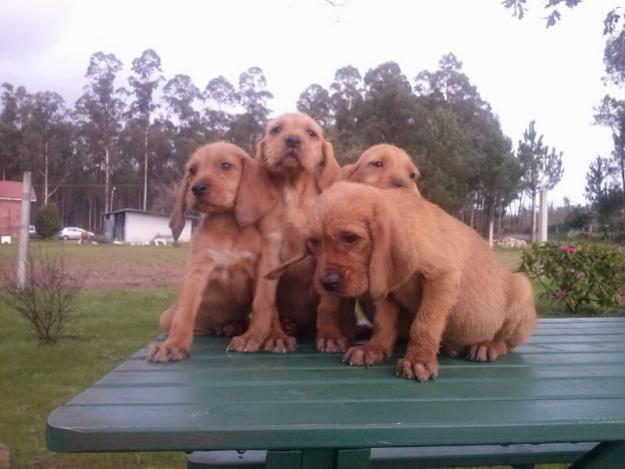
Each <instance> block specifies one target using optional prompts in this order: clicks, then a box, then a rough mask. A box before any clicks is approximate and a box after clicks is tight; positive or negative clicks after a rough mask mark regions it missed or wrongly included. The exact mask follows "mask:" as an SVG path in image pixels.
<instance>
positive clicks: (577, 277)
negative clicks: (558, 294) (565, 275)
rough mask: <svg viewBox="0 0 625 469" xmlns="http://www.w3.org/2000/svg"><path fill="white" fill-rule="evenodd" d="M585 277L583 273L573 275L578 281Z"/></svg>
mask: <svg viewBox="0 0 625 469" xmlns="http://www.w3.org/2000/svg"><path fill="white" fill-rule="evenodd" d="M585 278H586V276H585V275H584V274H577V275H576V276H575V280H577V281H578V282H580V281H582V280H584V279H585Z"/></svg>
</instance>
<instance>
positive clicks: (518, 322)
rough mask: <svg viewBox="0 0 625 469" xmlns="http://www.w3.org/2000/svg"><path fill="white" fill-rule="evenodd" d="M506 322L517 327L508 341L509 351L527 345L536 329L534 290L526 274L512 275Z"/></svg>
mask: <svg viewBox="0 0 625 469" xmlns="http://www.w3.org/2000/svg"><path fill="white" fill-rule="evenodd" d="M506 320H507V321H509V323H510V324H514V325H515V326H514V328H513V330H512V331H511V334H510V336H509V337H508V338H507V339H506V343H507V345H508V348H509V349H511V348H513V347H516V346H518V345H521V344H523V343H525V342H526V341H527V339H528V338H529V336H530V334H531V333H532V331H533V330H534V327H536V306H535V304H534V289H533V288H532V284H531V282H530V281H529V279H528V278H527V276H526V275H525V274H520V273H518V274H512V281H511V285H510V294H509V296H508V305H507V308H506Z"/></svg>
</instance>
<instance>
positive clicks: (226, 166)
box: [221, 161, 232, 171]
mask: <svg viewBox="0 0 625 469" xmlns="http://www.w3.org/2000/svg"><path fill="white" fill-rule="evenodd" d="M221 169H223V170H224V171H229V170H231V169H232V164H231V163H228V162H227V161H224V162H223V163H221Z"/></svg>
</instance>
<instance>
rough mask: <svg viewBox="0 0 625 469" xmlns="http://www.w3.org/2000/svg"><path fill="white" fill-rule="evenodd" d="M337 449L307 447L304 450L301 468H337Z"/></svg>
mask: <svg viewBox="0 0 625 469" xmlns="http://www.w3.org/2000/svg"><path fill="white" fill-rule="evenodd" d="M335 468H336V450H335V449H305V450H303V451H302V466H301V469H335Z"/></svg>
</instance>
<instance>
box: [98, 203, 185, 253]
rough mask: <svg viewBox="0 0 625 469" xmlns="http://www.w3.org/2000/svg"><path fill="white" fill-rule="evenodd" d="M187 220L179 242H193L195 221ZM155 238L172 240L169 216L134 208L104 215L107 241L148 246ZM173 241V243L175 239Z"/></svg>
mask: <svg viewBox="0 0 625 469" xmlns="http://www.w3.org/2000/svg"><path fill="white" fill-rule="evenodd" d="M186 220H187V222H186V223H185V226H184V229H183V230H182V233H180V237H179V238H178V241H179V242H183V243H184V242H188V241H191V233H192V225H193V221H194V220H195V219H194V218H192V217H186ZM155 238H156V239H158V238H160V239H162V238H166V239H167V238H172V234H171V229H170V228H169V217H168V216H167V215H163V214H160V213H153V212H144V211H143V210H137V209H133V208H124V209H121V210H115V211H113V212H109V213H106V214H105V215H104V239H105V241H108V242H113V241H119V242H122V243H132V244H147V243H150V242H152V241H154V239H155ZM171 240H172V241H173V238H172V239H171Z"/></svg>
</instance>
